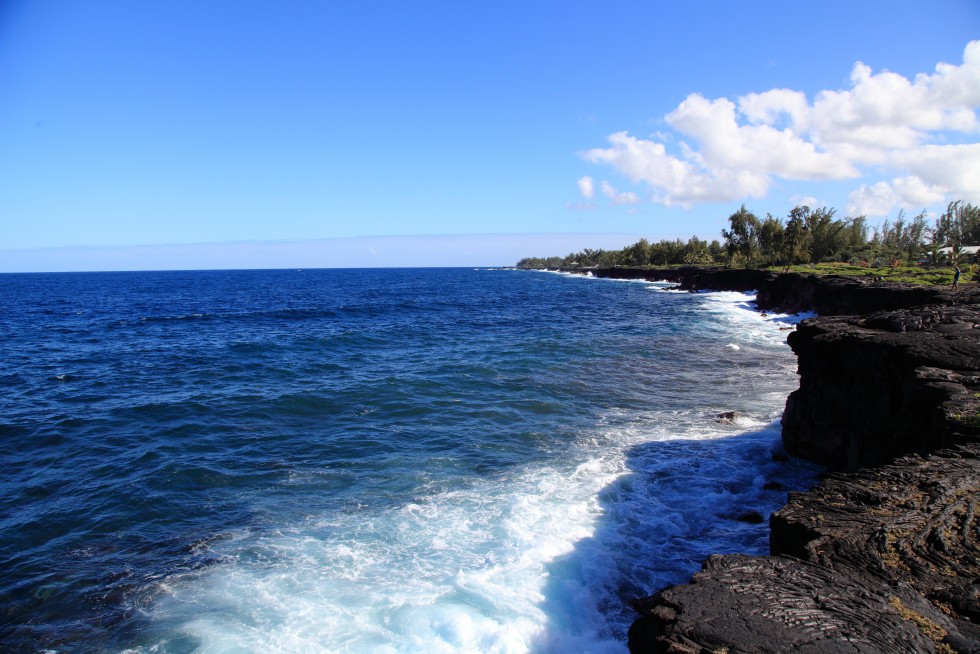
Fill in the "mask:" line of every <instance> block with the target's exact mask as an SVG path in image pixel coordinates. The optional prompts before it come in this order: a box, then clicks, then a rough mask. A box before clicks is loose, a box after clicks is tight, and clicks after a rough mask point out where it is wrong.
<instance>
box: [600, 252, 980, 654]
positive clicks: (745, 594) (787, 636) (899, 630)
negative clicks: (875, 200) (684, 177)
mask: <svg viewBox="0 0 980 654" xmlns="http://www.w3.org/2000/svg"><path fill="white" fill-rule="evenodd" d="M597 276H607V277H612V276H633V277H639V276H643V277H645V278H647V279H651V280H659V279H664V280H667V281H674V282H677V283H679V284H680V285H681V286H682V288H688V289H691V290H697V289H713V290H737V291H748V290H755V291H756V292H757V304H758V305H759V307H760V308H761V309H765V310H780V311H785V312H796V311H800V310H815V311H817V312H818V313H820V314H821V316H820V317H818V318H812V319H808V320H805V321H803V322H802V323H801V324H800V325H799V326H798V328H797V330H796V331H795V332H793V333H791V334H790V336H789V339H788V340H789V344H790V346H791V347H792V348H793V351H794V352H795V353H796V354H797V357H798V360H799V374H800V388H799V390H797V391H795V392H794V393H792V394H791V395H790V397H789V398H788V400H787V405H786V411H785V412H784V415H783V440H784V445H785V448H786V450H787V452H789V453H790V454H792V455H795V456H801V457H804V458H807V459H811V460H814V461H817V462H820V463H823V464H825V465H827V466H828V467H830V468H831V469H832V470H834V472H831V473H830V474H829V475H827V476H826V478H825V479H824V480H823V481H822V482H821V483H820V484H819V485H818V486H817V487H816V488H814V489H812V490H810V491H807V492H802V493H792V494H790V496H789V499H788V503H787V504H786V505H785V506H784V507H783V508H782V509H780V510H779V511H778V512H776V513H775V514H773V515H772V516H771V517H770V555H769V556H766V557H750V556H742V555H735V556H713V557H710V558H709V559H708V560H707V561H705V562H704V564H703V566H702V569H701V571H700V572H698V573H696V574H695V575H694V576H693V577H692V579H691V581H690V583H687V584H681V585H677V586H672V587H669V588H666V589H663V590H661V591H660V592H658V593H656V594H655V595H653V596H650V597H647V598H643V599H640V600H637V601H636V602H635V608H636V610H637V611H638V613H639V614H640V616H641V617H640V618H638V619H637V621H636V622H635V623H634V624H633V627H632V628H631V629H630V634H629V646H630V650H631V652H634V653H640V652H644V653H646V652H656V653H661V652H672V653H676V654H680V653H698V654H708V653H709V652H710V653H715V652H728V653H729V654H734V653H735V652H821V653H830V652H882V653H886V652H887V653H894V652H977V653H980V518H978V509H980V506H978V504H980V502H978V497H980V494H978V491H980V291H978V290H977V289H976V288H971V287H968V288H964V289H960V290H959V291H955V292H954V291H952V290H951V289H948V288H945V289H943V288H935V287H932V288H924V287H915V286H906V285H899V284H887V283H882V282H874V281H869V280H854V279H848V278H839V277H837V278H834V277H830V278H827V277H816V276H812V275H776V274H773V273H765V272H761V271H726V270H723V269H696V268H689V269H671V270H664V271H660V270H658V271H649V270H647V271H630V272H628V273H624V272H622V270H620V271H618V272H617V271H616V270H608V271H601V272H600V273H599V274H597Z"/></svg>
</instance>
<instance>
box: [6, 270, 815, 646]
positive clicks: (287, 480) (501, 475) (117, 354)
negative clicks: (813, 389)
mask: <svg viewBox="0 0 980 654" xmlns="http://www.w3.org/2000/svg"><path fill="white" fill-rule="evenodd" d="M0 299H2V306H0V311H2V313H0V464H2V470H3V475H2V477H0V490H2V493H0V650H2V651H8V650H9V651H14V652H20V651H23V652H34V651H43V650H47V651H56V652H77V651H81V652H87V651H99V652H103V651H105V652H122V651H128V652H403V651H405V652H443V651H444V652H459V651H472V652H527V651H531V652H567V651H581V652H585V651H593V652H623V651H625V629H626V627H627V626H628V624H629V622H630V621H631V620H632V615H631V613H630V610H629V609H628V607H627V602H628V600H629V599H631V598H633V597H636V596H639V595H642V594H645V593H649V592H652V591H654V590H656V589H657V588H659V587H661V586H663V585H665V584H668V583H674V582H679V581H683V580H684V579H685V578H686V577H687V576H688V575H689V574H690V573H691V572H692V571H694V570H695V569H696V568H697V566H698V564H699V562H700V560H701V559H703V558H704V557H705V556H706V555H707V554H709V553H711V552H749V553H764V552H765V551H766V549H767V545H766V539H767V532H766V528H765V527H764V526H757V525H747V524H743V523H741V522H738V521H735V520H732V519H731V518H732V517H733V516H735V515H738V514H739V513H741V512H744V511H746V510H750V509H751V510H758V511H761V512H763V513H765V512H767V511H772V510H774V509H775V508H777V507H778V506H780V505H781V504H782V503H783V502H784V501H785V493H784V492H777V491H771V490H766V489H765V488H763V486H764V484H765V483H766V482H767V481H771V480H776V481H780V482H781V483H782V484H784V485H785V486H787V487H794V486H799V485H801V484H805V483H806V482H807V480H808V479H809V475H810V473H811V471H810V470H809V469H808V468H807V467H805V466H803V465H802V464H799V463H793V462H791V463H788V464H787V463H776V462H774V461H773V460H772V457H771V452H772V451H773V449H774V448H777V447H778V424H774V423H773V421H774V420H776V419H778V416H779V414H780V412H781V410H782V407H783V404H784V402H785V397H786V395H787V394H788V393H789V392H790V391H791V390H793V389H794V388H795V387H796V384H797V380H796V376H795V374H794V371H795V359H794V357H793V356H792V354H791V352H790V351H789V349H788V348H787V346H786V345H785V342H784V341H785V331H782V330H781V329H780V327H781V326H783V323H781V322H780V321H779V320H777V319H776V318H775V317H771V316H770V317H764V316H762V315H760V314H758V313H756V312H753V311H751V310H750V308H749V307H748V305H747V302H748V301H749V300H750V299H751V298H748V297H746V296H743V295H738V294H731V293H727V294H710V293H709V294H687V293H676V292H669V291H665V290H664V288H662V287H660V286H657V285H652V284H647V283H625V282H614V281H608V280H595V279H588V278H584V277H571V276H563V275H557V274H543V273H531V272H521V271H507V270H470V269H431V270H304V271H295V270H290V271H220V272H219V271H214V272H145V273H144V272H140V273H78V274H18V275H0ZM733 409H735V410H739V411H741V412H742V413H743V414H744V417H743V418H742V419H740V420H739V421H738V423H737V424H735V425H724V424H720V423H718V422H717V421H716V420H715V416H716V414H718V413H719V412H721V411H728V410H733Z"/></svg>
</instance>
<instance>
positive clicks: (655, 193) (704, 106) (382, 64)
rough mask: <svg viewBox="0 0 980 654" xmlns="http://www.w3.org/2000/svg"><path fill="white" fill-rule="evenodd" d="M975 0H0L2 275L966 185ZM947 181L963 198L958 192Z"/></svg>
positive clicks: (706, 230)
mask: <svg viewBox="0 0 980 654" xmlns="http://www.w3.org/2000/svg"><path fill="white" fill-rule="evenodd" d="M976 39H980V3H978V2H976V0H939V1H937V2H933V3H923V2H906V1H902V0H889V1H888V2H879V1H875V0H867V1H863V2H854V1H853V0H849V1H847V2H838V1H836V0H831V1H825V2H820V3H804V2H787V1H786V0H782V1H781V2H763V1H759V2H751V3H732V2H689V3H661V2H656V3H655V2H638V1H633V2H618V1H612V2H608V1H607V2H598V1H588V2H586V1H575V0H565V1H562V2H547V1H546V2H509V1H504V2H493V3H490V2H432V1H425V0H422V1H419V2H410V3H409V2H394V1H392V2H377V1H373V0H359V1H357V2H351V1H344V2H339V1H336V2H299V1H289V0H283V1H280V2H249V1H247V0H235V1H230V0H229V1H223V0H212V1H209V2H198V1H194V2H191V1H184V0H166V1H153V0H145V1H141V2H129V1H123V0H119V1H111V0H92V1H91V2H84V3H80V2H60V1H57V0H21V1H19V0H6V2H4V3H2V4H0V271H20V270H103V269H132V268H153V269H160V268H228V267H314V266H323V267H331V266H403V265H408V266H428V265H436V266H438V265H474V266H483V265H507V264H512V263H514V262H515V261H516V260H517V259H518V258H520V257H522V256H529V255H551V254H558V255H563V254H566V253H568V252H570V251H572V250H575V249H580V248H583V247H621V246H623V245H627V244H628V243H631V242H633V241H635V240H636V239H637V238H639V237H640V236H643V237H646V238H648V239H651V240H659V239H660V238H675V237H681V238H684V239H686V238H687V237H689V236H690V235H698V236H700V237H703V238H708V239H711V238H718V236H719V232H720V230H721V229H722V227H724V226H725V225H726V218H727V216H728V215H729V214H731V213H732V212H733V211H735V210H736V209H737V208H738V207H739V206H740V205H741V204H743V203H744V204H746V206H747V207H748V208H749V209H751V210H753V211H755V212H756V213H757V214H760V215H765V214H766V213H767V212H770V213H772V214H773V215H777V216H785V215H786V213H787V212H788V211H789V210H790V209H791V208H792V207H793V206H795V205H796V204H800V203H807V204H811V205H813V206H831V207H834V208H836V209H837V211H838V215H841V216H844V215H858V214H866V215H868V216H869V218H871V220H872V221H877V220H880V219H883V218H885V217H892V218H893V217H894V216H895V214H896V213H897V212H898V210H899V209H903V208H904V209H905V210H906V211H908V212H913V213H918V211H920V210H922V209H926V210H928V211H930V212H932V214H933V215H935V213H936V212H938V211H941V209H942V208H943V207H944V206H945V204H946V202H949V201H951V200H956V199H966V200H969V201H972V202H974V203H976V202H980V138H978V135H980V130H978V126H980V122H978V117H977V108H978V107H980V43H977V44H973V41H974V40H976ZM971 194H972V195H971Z"/></svg>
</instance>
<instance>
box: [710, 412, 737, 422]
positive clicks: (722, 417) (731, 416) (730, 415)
mask: <svg viewBox="0 0 980 654" xmlns="http://www.w3.org/2000/svg"><path fill="white" fill-rule="evenodd" d="M741 417H742V414H741V413H740V412H739V411H724V412H723V413H719V414H718V415H717V417H716V420H715V421H716V422H720V423H721V424H723V425H731V424H733V423H734V422H735V421H736V420H738V419H739V418H741Z"/></svg>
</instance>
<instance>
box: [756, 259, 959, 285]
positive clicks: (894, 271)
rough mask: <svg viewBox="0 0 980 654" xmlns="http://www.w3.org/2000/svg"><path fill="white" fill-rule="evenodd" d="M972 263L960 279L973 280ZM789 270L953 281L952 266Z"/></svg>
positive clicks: (821, 266)
mask: <svg viewBox="0 0 980 654" xmlns="http://www.w3.org/2000/svg"><path fill="white" fill-rule="evenodd" d="M975 267H976V266H973V265H963V266H960V269H961V270H962V271H963V275H962V276H961V277H960V281H961V282H963V283H965V282H972V281H974V268H975ZM769 270H772V271H773V272H782V270H783V268H779V267H776V268H769ZM790 272H798V273H811V274H817V275H846V276H848V277H880V278H881V279H883V280H884V281H888V282H908V283H911V284H923V285H925V286H936V285H939V286H942V285H949V284H952V283H953V268H952V267H949V268H942V267H939V268H927V267H920V266H895V267H891V266H881V267H880V268H872V267H870V266H868V267H862V266H853V265H851V264H849V263H818V264H816V265H801V266H791V267H790Z"/></svg>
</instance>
